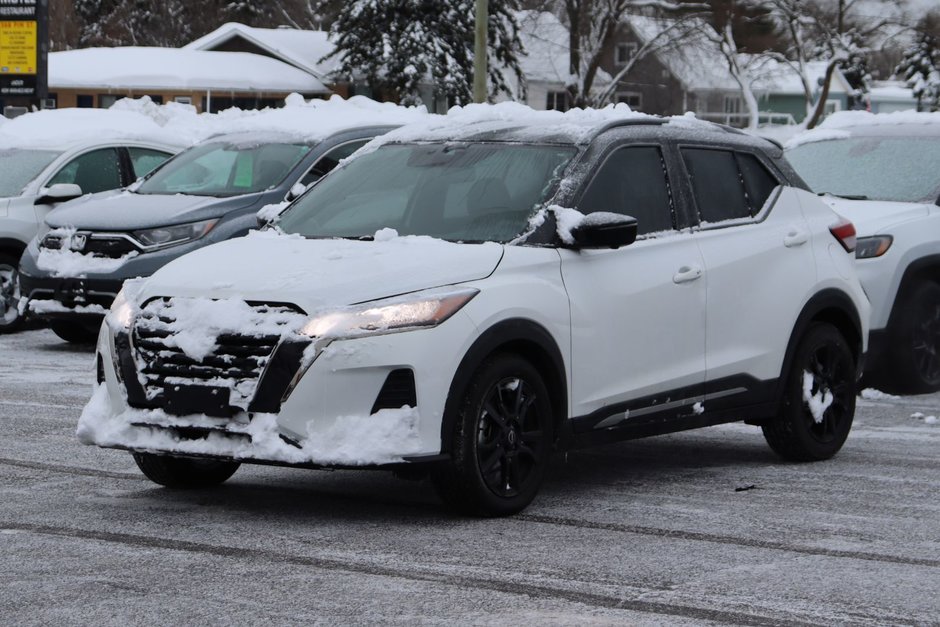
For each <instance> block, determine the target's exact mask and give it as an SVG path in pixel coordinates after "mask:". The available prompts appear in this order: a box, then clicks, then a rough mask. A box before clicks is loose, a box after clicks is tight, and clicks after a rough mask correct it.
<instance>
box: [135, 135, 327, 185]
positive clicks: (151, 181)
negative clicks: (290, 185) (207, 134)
mask: <svg viewBox="0 0 940 627" xmlns="http://www.w3.org/2000/svg"><path fill="white" fill-rule="evenodd" d="M310 149H311V146H308V145H305V144H289V143H260V144H259V143H257V142H255V143H252V144H233V143H230V142H211V143H208V144H201V145H199V146H196V147H194V148H190V149H189V150H187V151H185V152H182V153H180V154H179V155H177V157H176V158H175V159H171V160H170V161H168V162H167V163H166V165H165V166H164V167H162V168H160V169H159V170H157V171H156V172H154V173H153V175H152V176H151V177H150V178H148V179H146V180H145V181H144V182H143V183H142V184H141V185H140V187H138V188H137V193H139V194H190V195H193V196H217V197H218V196H239V195H241V194H251V193H253V192H260V191H262V190H265V189H268V188H270V187H274V186H275V185H277V184H279V183H280V182H281V181H283V180H284V178H285V177H286V176H287V175H288V173H290V171H291V170H292V169H293V168H294V166H296V165H297V163H298V162H299V161H300V160H301V159H302V158H303V157H304V155H306V154H307V153H308V152H310Z"/></svg>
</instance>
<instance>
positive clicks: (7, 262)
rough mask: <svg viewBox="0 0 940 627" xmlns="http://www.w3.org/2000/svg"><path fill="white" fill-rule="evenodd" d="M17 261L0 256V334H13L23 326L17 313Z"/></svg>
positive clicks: (9, 257)
mask: <svg viewBox="0 0 940 627" xmlns="http://www.w3.org/2000/svg"><path fill="white" fill-rule="evenodd" d="M19 267H20V265H19V260H17V259H15V258H14V257H13V256H11V255H6V254H0V333H13V332H14V331H17V330H19V328H20V327H21V326H23V316H22V315H20V312H19V304H20V296H21V295H20V281H19Z"/></svg>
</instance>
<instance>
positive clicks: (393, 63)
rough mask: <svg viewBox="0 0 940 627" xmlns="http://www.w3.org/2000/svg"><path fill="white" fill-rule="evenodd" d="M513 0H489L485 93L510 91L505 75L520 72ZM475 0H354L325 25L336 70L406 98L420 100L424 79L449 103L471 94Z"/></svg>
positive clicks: (469, 97) (411, 101)
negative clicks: (331, 23)
mask: <svg viewBox="0 0 940 627" xmlns="http://www.w3.org/2000/svg"><path fill="white" fill-rule="evenodd" d="M515 9H516V2H515V1H514V0H490V5H489V22H488V50H489V64H488V73H489V93H490V95H491V96H494V95H496V94H497V93H500V92H503V93H507V94H510V95H512V94H511V91H510V88H509V86H508V85H507V83H506V80H505V78H504V75H503V71H504V70H508V71H509V72H512V73H513V74H515V75H516V77H517V78H518V79H519V80H520V83H521V77H522V72H521V70H520V67H519V61H518V57H517V55H518V54H519V53H520V52H521V51H522V42H521V41H520V40H519V35H518V31H519V25H518V23H517V21H516V18H515V14H514V10H515ZM474 15H475V14H474V2H473V0H353V1H351V2H348V3H347V4H346V5H345V6H344V7H343V8H342V9H341V10H340V12H339V14H338V16H337V18H336V20H335V21H334V22H333V25H332V27H331V29H330V32H331V33H332V36H333V41H334V42H335V43H336V49H335V50H334V52H332V53H331V54H330V55H329V56H336V57H337V58H338V59H339V60H340V66H339V68H338V72H339V73H341V74H344V75H348V76H353V77H357V76H361V77H363V78H365V79H366V80H367V81H368V83H369V84H370V85H371V86H373V87H377V88H379V89H382V90H387V91H390V92H393V93H394V94H396V95H397V96H398V98H399V99H400V101H401V102H402V103H404V104H417V103H420V102H421V96H420V91H421V87H422V85H428V86H430V87H431V88H432V89H433V92H434V96H435V97H438V98H446V99H447V100H448V102H450V103H453V104H466V103H469V102H472V101H473V97H472V96H473V94H472V85H473V42H474V33H473V29H474Z"/></svg>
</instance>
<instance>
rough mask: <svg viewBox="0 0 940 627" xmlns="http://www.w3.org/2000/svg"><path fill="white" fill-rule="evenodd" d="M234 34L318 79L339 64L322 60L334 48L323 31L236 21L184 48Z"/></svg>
mask: <svg viewBox="0 0 940 627" xmlns="http://www.w3.org/2000/svg"><path fill="white" fill-rule="evenodd" d="M237 37H241V38H243V39H245V40H247V41H249V42H251V43H253V44H254V45H256V46H258V47H259V48H261V49H263V50H265V51H267V52H269V53H270V54H272V55H274V56H276V57H278V58H280V59H282V60H283V61H284V62H285V63H289V64H291V65H293V66H295V67H298V68H300V69H302V70H304V71H305V72H308V73H310V74H313V75H314V76H316V77H317V78H319V79H321V80H323V79H326V78H327V77H328V76H329V74H331V73H332V72H333V71H334V70H335V69H336V67H337V65H338V64H339V60H338V59H336V58H331V59H328V60H326V61H321V59H322V58H323V57H325V56H326V55H328V54H330V53H331V52H333V50H334V49H335V46H334V45H333V43H332V42H331V41H330V40H329V33H328V32H326V31H318V30H299V29H296V28H255V27H253V26H246V25H244V24H239V23H238V22H229V23H227V24H223V25H222V26H220V27H218V28H217V29H215V30H214V31H212V32H211V33H209V34H207V35H204V36H202V37H200V38H199V39H197V40H195V41H193V42H190V43H188V44H186V45H185V46H183V49H184V50H212V49H213V48H215V47H217V46H219V45H221V44H224V43H226V42H228V41H229V40H231V39H233V38H237Z"/></svg>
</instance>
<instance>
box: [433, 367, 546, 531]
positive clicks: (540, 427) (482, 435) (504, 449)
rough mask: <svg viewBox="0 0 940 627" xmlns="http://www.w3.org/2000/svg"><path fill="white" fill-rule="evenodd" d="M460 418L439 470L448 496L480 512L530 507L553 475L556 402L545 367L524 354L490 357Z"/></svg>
mask: <svg viewBox="0 0 940 627" xmlns="http://www.w3.org/2000/svg"><path fill="white" fill-rule="evenodd" d="M453 419H454V420H456V424H455V429H454V437H453V440H452V442H451V446H450V453H451V455H450V460H449V461H448V462H446V463H444V464H443V466H442V467H440V468H438V469H437V471H436V472H435V473H434V474H433V475H432V477H433V479H434V484H435V487H436V488H437V491H438V493H439V494H440V496H441V498H442V499H443V500H444V501H445V503H447V504H448V505H449V506H451V507H453V508H454V509H457V510H459V511H461V512H463V513H467V514H472V515H478V516H505V515H508V514H514V513H516V512H519V511H521V510H522V509H524V508H525V507H526V506H527V505H528V504H529V503H530V502H531V501H532V499H533V498H535V494H536V492H537V491H538V489H539V486H540V485H541V484H542V481H543V480H544V478H545V473H546V470H547V468H548V463H549V458H550V456H551V447H552V432H553V414H552V405H551V401H550V399H549V395H548V390H547V388H546V387H545V383H544V382H543V380H542V377H541V375H540V374H539V372H538V371H537V370H536V369H535V367H534V366H533V365H532V364H531V363H529V362H528V361H526V360H525V359H523V358H522V357H519V356H517V355H512V354H505V353H504V354H498V355H495V356H494V357H491V358H489V359H488V360H487V361H486V362H484V363H483V364H482V365H481V366H480V368H479V369H478V370H477V372H476V374H475V375H474V376H473V379H472V380H471V382H470V384H469V385H468V386H467V389H466V393H465V394H464V396H463V402H462V403H461V404H460V407H459V410H458V412H457V415H456V416H455V417H454V418H453Z"/></svg>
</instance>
